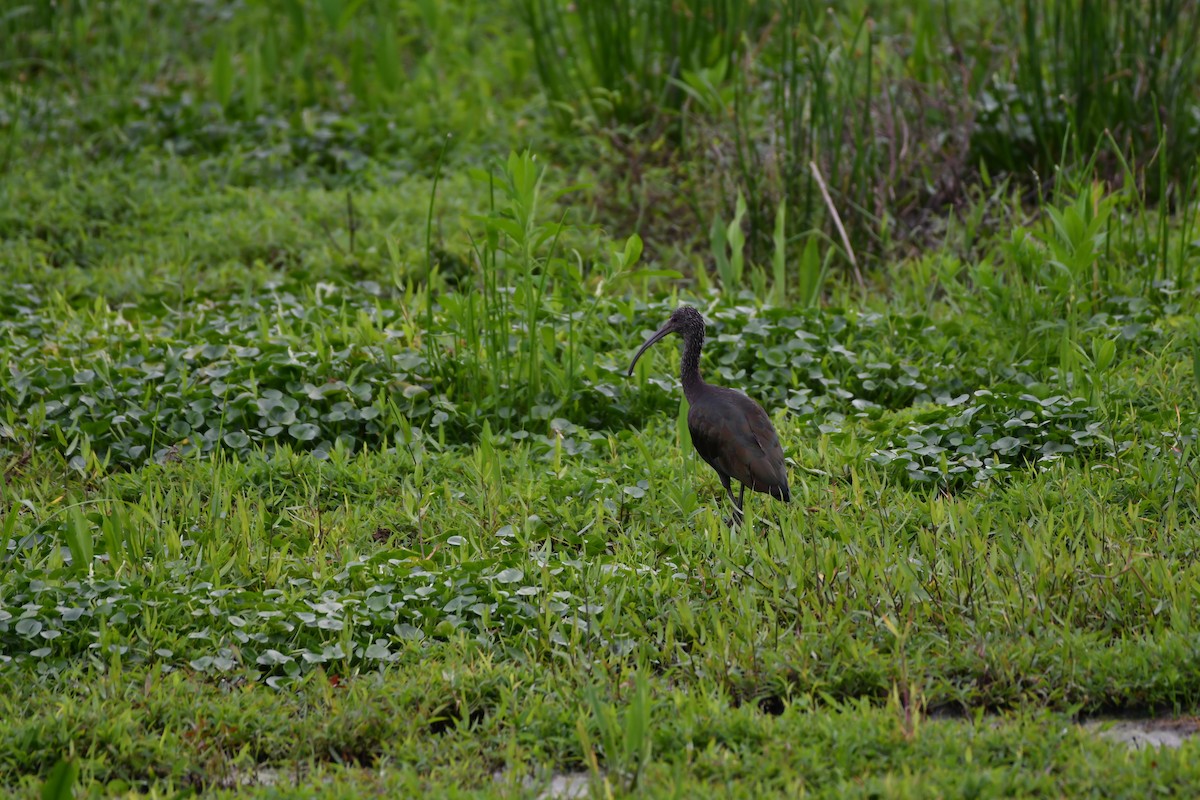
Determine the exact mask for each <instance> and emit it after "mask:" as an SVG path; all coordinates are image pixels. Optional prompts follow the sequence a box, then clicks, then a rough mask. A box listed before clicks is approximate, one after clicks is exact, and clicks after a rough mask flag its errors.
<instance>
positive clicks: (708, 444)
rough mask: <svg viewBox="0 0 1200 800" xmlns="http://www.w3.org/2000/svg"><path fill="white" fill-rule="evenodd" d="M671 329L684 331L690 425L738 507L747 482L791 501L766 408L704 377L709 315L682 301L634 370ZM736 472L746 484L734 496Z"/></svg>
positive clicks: (704, 455)
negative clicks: (702, 360) (702, 357)
mask: <svg viewBox="0 0 1200 800" xmlns="http://www.w3.org/2000/svg"><path fill="white" fill-rule="evenodd" d="M669 333H678V334H679V335H680V336H682V337H683V359H682V361H681V362H680V365H679V374H680V378H681V380H682V381H683V394H684V396H685V397H687V401H688V406H689V407H688V430H689V431H690V432H691V434H692V444H693V445H694V446H695V448H696V452H697V453H699V454H700V457H701V458H703V459H704V460H705V461H707V462H708V465H709V466H710V467H712V468H713V469H714V470H716V472H717V475H718V476H720V478H721V485H722V486H724V487H725V491H726V493H728V494H729V499H730V500H731V501H732V502H733V506H734V509H735V516H734V519H735V521H740V520H741V518H742V500H744V499H745V497H746V487H747V486H749V487H750V489H751V490H752V491H755V492H763V493H764V494H769V495H771V496H772V497H774V498H776V499H779V500H782V501H783V502H785V503H787V502H789V501H790V500H791V499H792V493H791V492H790V491H789V490H788V483H787V471H786V470H785V469H784V464H783V448H782V447H780V446H779V436H778V435H777V434H776V433H775V428H774V426H772V425H771V419H770V418H769V417H768V416H767V412H765V411H763V408H762V406H760V405H759V404H758V403H756V402H754V401H753V400H751V399H750V398H749V397H747V396H746V395H744V394H742V393H741V392H737V391H734V390H733V389H726V388H725V387H723V386H711V385H709V384H707V383H705V382H704V380H703V379H702V378H701V377H700V348H701V347H703V345H704V317H702V316H700V312H699V311H697V310H696V309H694V308H692V307H691V306H680V307H679V308H677V309H675V313H673V314H672V315H671V318H670V319H669V320H667V323H666V324H665V325H663V326H662V327H661V328H659V329H658V331H657V332H656V333H655V334H654V335H653V336H651V337H650V338H649V339H647V340H646V343H645V344H643V345H642V349H640V350H638V351H637V355H635V356H634V357H633V361H632V363H630V365H629V374H630V375H632V374H633V368H634V366H635V365H636V364H637V362H638V359H639V358H641V357H642V353H644V352H646V350H647V349H648V348H649V347H650V345H652V344H654V343H655V342H657V341H658V340H659V339H662V338H663V337H665V336H666V335H667V334H669ZM731 478H737V479H738V480H739V481H740V482H741V484H742V490H741V492H740V494H739V495H738V498H737V499H736V500H735V499H734V497H733V488H732V487H731V486H730V483H729V481H730V479H731Z"/></svg>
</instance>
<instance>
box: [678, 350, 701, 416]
mask: <svg viewBox="0 0 1200 800" xmlns="http://www.w3.org/2000/svg"><path fill="white" fill-rule="evenodd" d="M703 344H704V339H703V338H698V339H697V338H689V339H685V340H684V343H683V358H681V359H680V361H679V377H680V379H681V380H682V382H683V395H684V397H686V398H687V399H688V403H692V402H693V400H694V399H695V397H696V396H697V395H699V393H700V390H701V389H702V388H703V387H704V379H703V378H701V377H700V348H701V347H702V346H703Z"/></svg>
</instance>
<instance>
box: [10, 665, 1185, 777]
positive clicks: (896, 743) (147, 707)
mask: <svg viewBox="0 0 1200 800" xmlns="http://www.w3.org/2000/svg"><path fill="white" fill-rule="evenodd" d="M448 655H449V657H450V658H449V659H448V660H449V661H451V662H452V663H453V664H454V668H453V669H452V670H450V671H451V672H452V674H451V676H450V677H447V676H446V672H447V664H446V663H445V662H443V661H441V659H440V658H439V657H438V655H437V654H427V655H426V656H425V657H423V658H421V659H420V660H419V661H418V660H416V659H413V660H411V661H410V662H408V669H406V670H405V671H403V672H401V671H393V672H390V673H389V674H388V675H387V676H376V677H369V678H363V679H360V680H359V681H357V682H355V683H354V684H352V685H349V686H332V687H331V686H330V685H329V684H328V683H325V682H322V684H321V685H316V684H314V685H313V686H312V687H311V688H309V689H307V690H305V691H303V692H301V693H299V694H296V695H285V696H283V697H282V698H281V697H280V696H278V695H276V694H275V693H273V692H271V691H270V690H267V689H264V688H263V687H262V686H261V685H256V684H255V683H253V682H250V683H245V684H242V685H233V686H230V687H228V688H226V689H223V690H218V689H216V688H214V687H212V686H210V685H207V684H205V683H196V682H194V681H191V680H189V679H187V678H184V677H182V676H178V675H176V676H166V677H163V676H158V675H155V674H153V673H142V672H137V671H135V672H131V673H127V674H122V675H121V676H120V677H121V680H114V678H113V676H112V675H106V676H98V677H96V678H94V680H95V681H96V683H95V688H96V690H97V691H96V692H94V693H90V694H88V695H84V696H79V695H75V694H66V695H64V694H61V693H59V692H53V693H47V692H46V691H45V689H43V688H41V687H34V688H33V689H32V690H31V691H29V692H27V695H28V700H27V701H25V702H24V703H23V704H22V706H21V707H20V708H18V709H14V710H20V711H26V712H35V713H32V714H30V716H29V718H28V721H25V722H22V723H18V724H17V725H15V726H13V727H12V728H10V729H9V730H8V731H6V734H5V737H4V744H3V746H4V748H5V750H6V751H8V752H11V748H15V747H22V748H24V749H25V751H26V752H27V753H28V755H27V756H26V757H27V758H34V759H37V758H51V759H52V758H53V757H55V756H56V755H57V748H56V747H55V745H59V746H66V745H67V744H68V743H73V744H74V746H75V748H76V752H77V754H78V757H79V760H80V762H81V764H82V765H83V770H84V773H85V774H87V773H89V772H91V771H93V770H97V771H99V772H100V773H101V774H102V775H103V777H104V778H105V779H107V783H108V789H109V791H110V792H119V791H120V790H121V788H122V787H123V786H130V787H135V786H137V785H138V784H139V783H140V782H141V781H143V780H145V779H146V777H147V776H148V775H155V774H156V775H157V783H158V785H159V786H161V787H163V790H165V791H167V792H169V791H171V789H181V788H183V789H186V788H188V787H194V786H196V785H197V782H199V781H203V782H204V783H206V784H211V783H215V784H216V785H215V786H212V787H211V788H212V789H217V790H219V789H220V787H221V786H222V785H224V787H225V788H226V789H227V790H228V796H233V795H234V794H235V793H234V792H233V791H231V789H232V787H234V786H237V785H238V784H239V782H241V781H245V780H249V779H251V778H252V776H258V777H259V778H263V777H266V776H269V777H267V780H269V781H271V782H273V783H274V784H275V788H266V789H263V788H260V789H258V790H257V792H254V791H253V790H252V789H246V788H243V789H242V790H241V791H240V792H238V793H236V794H238V795H239V796H240V795H243V794H251V793H254V794H260V795H262V796H274V795H275V794H276V793H277V792H279V791H280V788H279V787H283V791H284V792H286V791H287V788H288V787H289V786H293V785H295V784H297V783H298V784H299V786H298V787H297V789H299V790H301V791H303V790H304V787H307V790H309V791H311V790H312V789H314V788H318V787H320V788H322V789H323V790H324V791H325V792H326V793H328V794H330V795H331V796H351V794H352V793H353V792H355V791H389V792H390V791H422V790H425V791H440V789H441V788H446V787H457V788H449V789H448V791H451V792H457V793H459V794H460V795H461V796H487V797H534V796H537V794H538V792H539V791H540V789H541V786H539V785H538V779H539V778H540V779H542V780H546V776H547V773H545V772H544V771H543V767H542V765H544V764H546V763H566V764H574V765H575V767H576V768H577V769H578V768H580V767H582V768H584V769H586V767H584V765H583V763H581V762H582V761H584V760H586V759H587V755H586V754H581V753H580V752H579V748H578V744H577V736H576V734H575V724H574V721H575V720H576V719H577V718H579V717H580V715H584V716H586V715H587V713H588V712H586V711H583V710H581V709H580V708H579V707H578V705H577V703H576V701H575V697H574V694H573V688H574V687H571V686H570V685H569V684H563V683H559V682H558V681H557V680H556V679H553V678H551V679H549V680H547V681H545V682H544V684H545V687H546V688H543V689H541V690H536V691H535V690H531V689H530V688H528V687H527V686H524V685H522V681H521V677H520V675H519V674H514V672H513V671H512V670H511V669H510V668H506V667H503V666H499V665H496V664H493V663H489V662H488V661H487V660H485V659H480V658H479V657H478V655H472V654H471V653H470V652H469V650H468V651H466V652H464V651H463V650H462V649H456V650H455V651H453V652H452V653H449V654H448ZM81 677H82V676H81ZM147 679H149V680H147ZM142 684H145V685H146V686H148V687H149V688H148V689H144V688H142ZM180 692H183V693H187V694H188V695H189V696H191V697H192V698H193V699H194V703H193V705H192V707H191V709H190V713H189V714H187V715H186V716H185V715H181V714H180V713H179V711H180V706H179V703H178V701H177V694H178V693H180ZM485 695H486V699H485V697H484V696H485ZM101 698H103V699H101ZM118 701H123V703H125V704H128V708H129V709H130V711H129V712H127V713H120V714H112V713H110V711H109V710H108V708H107V707H106V706H107V703H111V702H118ZM5 702H6V703H7V702H8V701H5ZM46 704H52V705H54V706H56V707H57V709H58V713H57V715H56V716H55V717H54V718H53V719H51V718H47V717H42V716H39V715H37V714H36V711H37V709H38V708H40V707H43V706H44V705H46ZM649 713H650V718H651V719H652V720H653V722H654V725H653V727H652V732H651V733H650V735H649V744H648V747H649V749H650V751H651V752H655V753H658V752H667V753H671V752H674V753H679V754H680V755H679V759H678V760H677V761H674V763H673V764H672V763H671V762H656V763H652V764H649V765H648V766H647V768H646V770H645V772H644V773H643V774H642V775H641V776H640V781H641V785H642V786H643V787H644V788H645V790H646V791H649V792H651V793H669V792H672V791H705V790H707V789H711V787H712V786H714V785H716V786H722V787H725V788H726V789H727V790H728V791H729V792H731V793H732V795H733V796H747V797H751V796H760V795H761V794H762V793H768V794H783V793H789V792H796V791H802V792H806V793H812V794H815V795H817V796H845V795H846V794H850V795H852V796H860V795H861V796H874V795H876V794H878V793H879V792H884V793H887V794H906V793H913V792H917V793H922V792H927V791H934V792H936V793H945V794H955V795H957V794H964V793H982V794H985V795H987V794H992V793H995V794H1005V793H1013V792H1016V793H1019V794H1024V795H1056V794H1061V793H1062V792H1079V793H1093V792H1100V791H1115V792H1116V793H1118V794H1120V793H1124V792H1130V791H1136V792H1153V791H1155V790H1156V787H1157V789H1158V790H1162V789H1164V788H1165V787H1170V786H1178V785H1179V784H1180V782H1188V781H1191V780H1195V777H1194V770H1195V768H1194V766H1191V765H1190V761H1191V760H1190V759H1189V758H1188V751H1187V750H1186V749H1183V750H1180V751H1165V752H1154V751H1143V752H1140V753H1136V752H1123V751H1114V750H1113V749H1112V748H1111V746H1109V745H1107V744H1105V743H1103V742H1100V741H1097V740H1096V739H1094V738H1092V737H1090V736H1087V735H1085V734H1084V733H1082V732H1081V731H1080V729H1079V728H1078V726H1077V725H1075V724H1074V723H1073V722H1072V721H1071V720H1070V719H1069V718H1065V717H1062V716H1060V715H1056V714H1050V713H1045V712H1043V713H1024V714H1018V715H1014V716H1013V717H1011V718H1009V719H1006V720H1004V721H1001V722H996V721H993V720H991V719H989V718H987V717H976V718H974V719H970V718H968V719H963V720H951V719H933V720H926V719H920V720H916V721H913V722H911V723H906V722H905V715H904V712H903V710H902V709H900V708H899V707H898V706H895V705H885V706H877V705H873V704H868V703H862V702H853V703H845V704H833V705H828V704H825V703H820V702H813V701H812V700H810V699H807V698H799V699H798V700H797V701H796V702H793V703H788V704H786V705H782V706H779V707H777V708H776V709H775V710H774V711H773V712H772V713H764V712H763V711H761V710H760V709H759V708H758V707H756V706H754V705H753V704H736V703H732V702H730V700H729V698H728V697H725V696H722V695H720V694H708V693H700V694H696V693H692V692H689V691H687V690H682V689H670V688H664V690H663V691H662V692H661V693H656V700H655V702H654V703H653V706H652V708H651V709H650V712H649ZM289 764H295V765H296V766H295V768H294V771H292V772H291V773H290V774H289V772H288V771H287V768H286V767H283V768H281V766H282V765H289ZM197 766H202V767H203V772H192V771H191V770H193V769H195V768H196V767H197ZM505 767H506V768H507V771H501V770H502V769H503V768H505ZM526 775H531V776H533V777H534V783H533V786H532V787H523V786H522V785H521V784H520V783H519V781H520V779H521V778H522V777H523V776H526ZM214 777H215V778H216V781H215V782H214V781H213V778H214ZM604 782H607V783H609V784H610V785H613V784H618V785H619V783H620V777H619V776H618V775H616V774H615V773H610V774H609V775H607V776H604V777H601V778H599V779H598V780H597V783H598V784H602V783H604ZM163 790H160V791H163ZM215 794H216V795H217V796H222V795H224V794H225V793H222V792H220V791H217V792H215ZM456 796H458V795H456Z"/></svg>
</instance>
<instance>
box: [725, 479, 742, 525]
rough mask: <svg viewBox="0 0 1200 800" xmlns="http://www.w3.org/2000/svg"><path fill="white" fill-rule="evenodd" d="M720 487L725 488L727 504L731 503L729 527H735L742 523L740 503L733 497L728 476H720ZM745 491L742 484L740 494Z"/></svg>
mask: <svg viewBox="0 0 1200 800" xmlns="http://www.w3.org/2000/svg"><path fill="white" fill-rule="evenodd" d="M721 485H722V486H724V487H725V493H726V494H728V495H729V502H731V503H733V518H732V519H730V520H728V522H729V527H731V528H733V527H737V526H738V525H740V524H741V522H742V502H741V501H740V500H737V499H735V498H734V496H733V487H732V486H730V485H729V476H728V475H722V476H721ZM745 491H746V484H742V493H743V494H744V493H745Z"/></svg>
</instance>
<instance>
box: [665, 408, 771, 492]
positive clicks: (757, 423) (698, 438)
mask: <svg viewBox="0 0 1200 800" xmlns="http://www.w3.org/2000/svg"><path fill="white" fill-rule="evenodd" d="M712 389H714V390H715V389H718V387H712ZM688 430H689V431H691V434H692V444H693V445H694V446H695V448H696V452H697V453H699V454H700V457H701V458H703V459H704V460H705V461H706V462H708V464H709V465H710V466H712V468H713V469H715V470H716V471H717V472H718V473H720V474H725V475H730V476H732V477H734V478H737V479H738V480H739V481H741V482H742V483H744V484H746V485H747V486H749V487H750V488H751V489H753V490H755V491H759V492H767V493H768V494H771V495H774V496H775V497H779V498H780V499H784V500H786V499H788V498H789V497H790V492H789V491H788V486H787V472H786V469H785V467H784V463H783V448H782V447H781V446H780V444H779V436H778V435H777V434H776V433H775V428H774V427H773V426H772V425H771V420H770V418H769V417H768V416H767V412H765V411H763V410H762V407H761V406H759V405H758V404H757V403H755V402H754V401H753V400H751V399H750V398H748V397H746V396H745V395H743V394H740V393H737V392H733V391H730V390H721V391H719V392H716V391H714V392H713V393H712V394H711V395H710V396H709V397H708V398H706V400H705V401H704V402H698V403H695V404H693V405H692V406H691V408H689V409H688Z"/></svg>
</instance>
